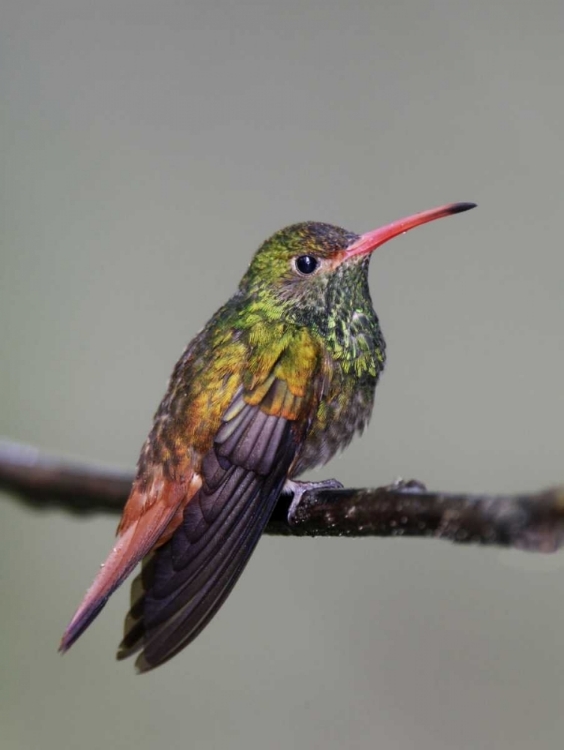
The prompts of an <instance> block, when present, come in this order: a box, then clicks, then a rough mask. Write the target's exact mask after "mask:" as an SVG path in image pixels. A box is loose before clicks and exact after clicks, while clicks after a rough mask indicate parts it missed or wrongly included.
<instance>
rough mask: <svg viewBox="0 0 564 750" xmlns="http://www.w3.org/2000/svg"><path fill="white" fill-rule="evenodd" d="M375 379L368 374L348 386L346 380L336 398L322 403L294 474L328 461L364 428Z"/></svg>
mask: <svg viewBox="0 0 564 750" xmlns="http://www.w3.org/2000/svg"><path fill="white" fill-rule="evenodd" d="M376 382H377V377H369V376H365V377H364V378H362V380H361V381H357V382H356V383H354V384H350V383H349V384H348V385H349V387H347V385H346V381H345V382H344V383H343V384H342V385H343V387H342V388H339V389H337V391H336V395H335V396H334V397H333V398H329V399H326V400H324V401H323V402H322V403H321V404H320V405H319V408H318V410H317V414H316V416H315V418H314V420H313V422H312V424H311V426H310V428H309V430H308V433H307V436H306V439H305V441H304V443H303V446H302V448H301V450H300V451H299V454H298V458H297V461H296V463H295V466H294V469H295V470H294V471H293V472H292V474H293V476H297V475H298V474H301V473H302V472H303V471H306V470H307V469H310V468H313V467H314V466H321V465H322V464H325V463H327V461H329V459H331V458H332V457H333V456H334V455H335V453H337V451H339V450H342V449H343V448H345V447H346V446H347V445H348V444H349V443H350V442H351V440H352V439H353V437H354V436H355V434H356V433H360V432H362V431H363V430H364V428H365V426H366V425H367V423H368V420H369V419H370V415H371V413H372V406H373V403H374V391H375V388H376ZM351 386H352V387H351Z"/></svg>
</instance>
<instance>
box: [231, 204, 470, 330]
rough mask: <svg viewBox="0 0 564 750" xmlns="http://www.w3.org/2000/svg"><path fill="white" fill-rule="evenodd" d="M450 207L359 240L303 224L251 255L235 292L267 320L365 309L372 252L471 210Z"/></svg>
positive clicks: (463, 206) (349, 234)
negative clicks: (266, 312) (262, 309)
mask: <svg viewBox="0 0 564 750" xmlns="http://www.w3.org/2000/svg"><path fill="white" fill-rule="evenodd" d="M474 206H475V204H474V203H451V204H448V205H446V206H440V207H439V208H434V209H431V210H429V211H424V212H422V213H419V214H414V215H413V216H409V217H407V218H405V219H400V220H399V221H395V222H393V223H391V224H387V225H386V226H383V227H380V228H379V229H375V230H373V231H371V232H366V233H365V234H361V235H358V234H355V233H354V232H349V231H347V230H346V229H342V228H340V227H336V226H333V225H331V224H324V223H321V222H314V221H306V222H302V223H300V224H292V225H291V226H288V227H286V228H285V229H281V230H280V231H278V232H276V233H275V234H273V235H272V236H271V237H270V238H269V239H268V240H266V241H265V242H264V243H263V244H262V245H261V247H260V248H259V249H258V250H257V252H256V254H255V256H254V258H253V259H252V261H251V264H250V266H249V268H248V270H247V273H246V274H245V276H244V277H243V279H242V281H241V284H240V292H242V293H243V294H244V295H245V296H249V297H250V298H252V299H253V300H255V301H256V302H258V303H259V304H260V303H262V304H264V305H265V306H266V307H267V308H268V309H270V310H271V312H272V313H273V314H276V313H280V314H284V315H290V316H292V317H294V318H295V317H298V318H299V319H300V320H301V319H303V318H304V316H305V320H306V322H307V320H308V319H309V318H312V317H315V318H316V319H318V318H319V317H320V316H323V315H325V316H327V315H328V314H330V313H331V312H334V311H335V307H334V306H335V303H336V301H340V300H347V301H348V303H347V306H351V309H354V307H355V305H357V304H358V303H359V302H360V301H367V302H368V303H370V295H369V292H368V263H369V261H370V257H371V255H372V253H373V252H374V250H376V248H377V247H380V245H383V244H384V243H385V242H387V241H388V240H390V239H392V238H393V237H396V236H397V235H398V234H403V233H404V232H407V231H408V230H410V229H413V228H414V227H417V226H419V225H420V224H426V223H427V222H429V221H434V220H435V219H440V218H442V217H443V216H450V215H451V214H456V213H461V212H462V211H467V210H468V209H470V208H474Z"/></svg>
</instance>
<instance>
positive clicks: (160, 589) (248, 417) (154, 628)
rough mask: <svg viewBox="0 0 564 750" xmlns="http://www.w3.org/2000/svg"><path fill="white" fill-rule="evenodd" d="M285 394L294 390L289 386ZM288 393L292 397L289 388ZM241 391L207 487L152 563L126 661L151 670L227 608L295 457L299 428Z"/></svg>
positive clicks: (206, 463)
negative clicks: (134, 660)
mask: <svg viewBox="0 0 564 750" xmlns="http://www.w3.org/2000/svg"><path fill="white" fill-rule="evenodd" d="M277 387H278V389H284V390H286V386H285V384H284V383H283V381H278V382H277ZM286 396H287V397H288V399H289V400H291V399H292V395H291V393H290V392H289V391H288V392H287V394H286ZM263 409H264V405H263V408H261V406H260V405H250V404H249V403H247V402H246V401H245V398H244V396H243V393H242V392H239V393H238V394H237V396H236V397H235V399H234V400H233V402H232V404H231V406H230V407H229V409H228V410H227V411H226V414H225V416H224V419H223V422H222V424H221V427H220V429H219V431H218V433H217V436H216V438H215V441H214V444H213V447H212V448H211V450H210V451H209V452H208V453H207V455H206V456H205V457H204V459H203V463H202V472H201V473H202V486H201V488H200V489H199V490H198V491H197V492H196V494H195V495H194V497H193V498H192V500H191V501H190V502H189V504H188V505H187V506H186V509H185V511H184V517H183V521H182V523H181V524H180V526H179V527H178V529H177V530H176V531H175V533H174V535H173V536H172V538H171V539H170V540H169V541H168V542H167V543H166V544H164V545H163V546H162V547H159V548H158V549H157V550H156V551H155V552H153V553H152V554H151V555H150V556H149V557H147V558H146V559H145V561H144V565H143V570H142V572H141V574H140V575H139V576H138V577H137V579H136V580H135V581H134V583H133V587H132V607H131V610H130V612H129V614H128V616H127V618H126V622H125V637H124V639H123V642H122V644H121V646H120V649H119V651H118V658H125V657H126V656H129V655H131V654H132V653H134V652H136V651H138V650H139V649H142V653H141V654H140V656H139V657H138V659H137V667H138V669H139V670H140V671H146V670H148V669H152V668H153V667H156V666H158V665H159V664H162V663H163V662H165V661H167V660H168V659H170V658H171V657H172V656H174V655H175V654H176V653H177V652H178V651H180V650H181V649H182V648H184V647H185V646H187V645H188V643H190V641H192V640H193V639H194V638H195V637H196V636H197V635H198V633H199V632H200V631H201V630H202V628H204V627H205V625H206V624H207V623H208V622H209V620H210V619H211V618H212V617H213V615H214V614H215V612H216V611H217V610H218V608H219V607H220V606H221V604H222V603H223V601H224V600H225V598H226V597H227V595H228V594H229V592H230V591H231V589H232V587H233V585H234V584H235V582H236V581H237V579H238V577H239V575H240V574H241V572H242V571H243V568H244V567H245V565H246V563H247V561H248V559H249V556H250V554H251V553H252V551H253V549H254V547H255V546H256V544H257V542H258V540H259V537H260V535H261V534H262V532H263V530H264V527H265V526H266V523H267V522H268V519H269V517H270V515H271V513H272V510H273V508H274V505H275V504H276V501H277V499H278V497H279V495H280V491H281V489H282V486H283V484H284V481H285V479H286V477H287V473H288V468H289V466H290V464H291V463H292V460H293V459H294V456H295V453H296V450H297V445H298V440H299V434H298V432H297V423H296V422H295V421H291V420H289V419H286V418H284V417H283V416H281V412H280V410H277V411H278V414H272V413H270V414H269V413H268V412H267V411H265V410H263Z"/></svg>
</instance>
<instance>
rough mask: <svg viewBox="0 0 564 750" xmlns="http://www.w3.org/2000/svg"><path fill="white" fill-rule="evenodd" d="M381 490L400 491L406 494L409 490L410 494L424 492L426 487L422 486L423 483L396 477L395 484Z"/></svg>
mask: <svg viewBox="0 0 564 750" xmlns="http://www.w3.org/2000/svg"><path fill="white" fill-rule="evenodd" d="M382 489H385V490H392V491H393V490H401V491H404V492H407V491H409V490H411V492H426V491H427V487H425V485H424V484H423V482H420V481H419V480H418V479H402V478H401V477H398V478H397V479H396V480H395V482H392V483H391V484H387V485H386V486H385V487H383V488H382Z"/></svg>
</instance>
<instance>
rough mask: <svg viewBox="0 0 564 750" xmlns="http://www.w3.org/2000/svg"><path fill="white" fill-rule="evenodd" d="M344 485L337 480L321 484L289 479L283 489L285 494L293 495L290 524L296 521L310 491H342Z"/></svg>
mask: <svg viewBox="0 0 564 750" xmlns="http://www.w3.org/2000/svg"><path fill="white" fill-rule="evenodd" d="M342 489H343V485H342V484H341V483H340V482H338V481H337V480H336V479H324V480H323V481H321V482H296V481H294V480H293V479H287V480H286V482H285V483H284V487H283V488H282V492H283V493H284V494H292V495H293V498H292V502H291V503H290V507H289V508H288V521H289V522H290V524H291V523H292V522H293V521H294V519H295V516H296V511H297V509H298V507H299V505H300V503H301V501H302V497H303V495H304V494H305V493H306V492H309V491H310V490H342Z"/></svg>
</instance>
